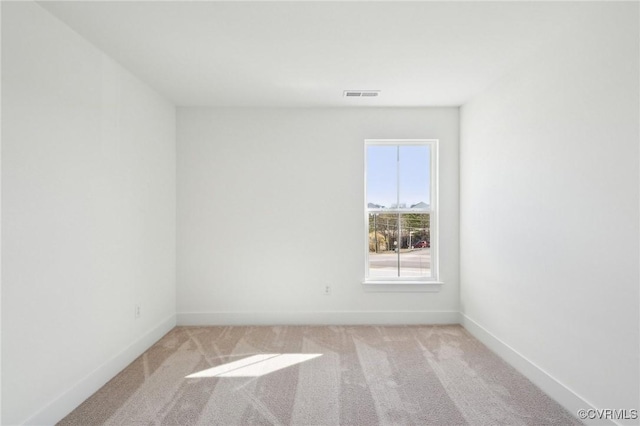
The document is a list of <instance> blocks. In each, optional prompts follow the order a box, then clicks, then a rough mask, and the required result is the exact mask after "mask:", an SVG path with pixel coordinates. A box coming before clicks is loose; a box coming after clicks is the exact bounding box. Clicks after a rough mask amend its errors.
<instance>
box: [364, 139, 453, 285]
mask: <svg viewBox="0 0 640 426" xmlns="http://www.w3.org/2000/svg"><path fill="white" fill-rule="evenodd" d="M410 145H421V146H429V148H430V161H431V164H430V172H431V176H430V178H431V182H430V184H431V187H430V198H431V199H430V201H429V208H428V209H410V208H396V209H371V208H369V207H368V202H369V200H367V148H368V147H370V146H410ZM438 145H439V140H438V139H365V141H364V208H363V211H364V253H365V262H364V276H365V278H364V281H363V286H364V289H365V291H383V292H414V291H418V292H435V291H440V288H441V286H442V284H443V283H442V282H441V281H439V277H440V270H439V269H440V268H439V264H440V262H439V259H440V256H439V251H440V239H439V235H440V232H439V227H438V224H439V222H440V218H439V214H438V206H439V194H438V192H439V191H438V189H439V185H438V175H439V173H438V165H439V152H438V151H439V150H438ZM370 213H428V214H429V215H430V218H429V221H430V222H429V224H430V246H431V248H430V249H431V276H430V277H380V278H377V277H369V214H370Z"/></svg>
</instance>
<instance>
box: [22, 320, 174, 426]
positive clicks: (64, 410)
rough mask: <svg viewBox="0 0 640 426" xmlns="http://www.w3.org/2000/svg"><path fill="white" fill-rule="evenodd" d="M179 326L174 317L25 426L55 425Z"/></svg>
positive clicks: (99, 368) (106, 363)
mask: <svg viewBox="0 0 640 426" xmlns="http://www.w3.org/2000/svg"><path fill="white" fill-rule="evenodd" d="M175 325H176V316H175V315H171V316H170V317H168V318H167V319H165V320H164V321H162V322H160V324H158V325H157V326H156V327H154V328H153V329H152V330H150V331H149V332H148V333H147V334H145V335H144V336H142V337H141V338H139V339H138V340H136V341H135V342H133V343H132V344H131V345H129V347H127V348H126V349H124V350H123V351H122V352H120V353H119V354H117V355H115V356H114V357H113V358H111V359H110V360H109V361H107V362H105V363H104V364H102V365H101V366H99V367H98V368H96V369H95V370H94V371H93V372H91V373H90V374H89V375H88V376H86V377H85V378H84V379H82V380H80V381H79V382H78V383H76V384H75V385H73V386H71V388H70V389H68V390H66V391H65V392H63V393H62V394H61V395H60V396H59V397H57V398H56V399H55V400H53V401H51V402H50V403H49V404H48V405H47V406H45V407H44V408H43V409H41V410H40V411H38V412H37V413H36V414H34V415H33V416H31V417H30V418H29V419H27V420H26V421H25V422H24V424H25V425H54V424H56V423H57V422H59V421H60V420H62V419H63V418H64V417H65V416H66V415H67V414H69V413H70V412H71V411H73V410H74V409H75V408H76V407H78V405H80V404H81V403H83V402H84V401H85V400H86V399H87V398H89V397H90V396H91V395H93V394H94V393H95V392H96V391H97V390H98V389H100V388H101V387H102V386H104V384H105V383H107V382H108V381H109V380H111V379H112V378H114V377H115V376H116V375H117V374H118V373H120V372H121V371H122V370H123V369H124V368H125V367H126V366H127V365H129V364H131V362H133V361H134V360H135V359H136V358H137V357H139V356H140V355H141V354H142V353H143V352H144V351H146V350H147V349H149V348H150V347H151V346H152V345H153V344H154V343H155V342H157V341H158V340H160V338H161V337H162V336H164V335H165V334H167V333H168V332H169V331H170V330H171V329H172V328H174V327H175Z"/></svg>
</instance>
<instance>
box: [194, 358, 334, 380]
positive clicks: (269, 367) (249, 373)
mask: <svg viewBox="0 0 640 426" xmlns="http://www.w3.org/2000/svg"><path fill="white" fill-rule="evenodd" d="M320 356H322V354H259V355H253V356H250V357H247V358H243V359H241V360H238V361H233V362H229V363H227V364H222V365H218V366H216V367H212V368H208V369H206V370H202V371H198V372H197V373H193V374H190V375H188V376H186V377H185V379H200V378H204V377H260V376H264V375H266V374H269V373H273V372H274V371H278V370H282V369H283V368H287V367H291V366H292V365H296V364H300V363H303V362H305V361H309V360H311V359H314V358H318V357H320Z"/></svg>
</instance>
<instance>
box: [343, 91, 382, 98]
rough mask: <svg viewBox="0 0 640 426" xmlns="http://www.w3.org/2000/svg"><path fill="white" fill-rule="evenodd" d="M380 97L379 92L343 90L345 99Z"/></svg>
mask: <svg viewBox="0 0 640 426" xmlns="http://www.w3.org/2000/svg"><path fill="white" fill-rule="evenodd" d="M378 95H380V91H379V90H345V91H344V93H343V96H344V97H345V98H375V97H376V96H378Z"/></svg>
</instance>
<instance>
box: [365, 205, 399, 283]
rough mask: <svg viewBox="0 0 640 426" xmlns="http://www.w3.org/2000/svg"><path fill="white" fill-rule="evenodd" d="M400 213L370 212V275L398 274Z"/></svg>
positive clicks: (389, 275)
mask: <svg viewBox="0 0 640 426" xmlns="http://www.w3.org/2000/svg"><path fill="white" fill-rule="evenodd" d="M398 244H399V242H398V214H397V213H395V214H394V213H370V214H369V277H372V278H381V277H397V276H398V253H397V251H396V250H395V248H396V247H397V246H398Z"/></svg>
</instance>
